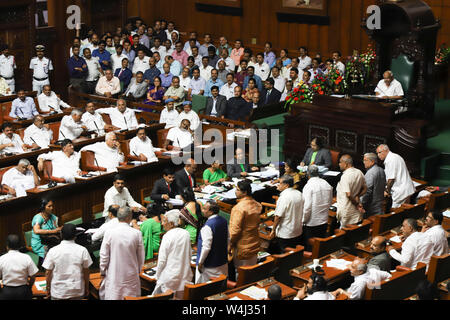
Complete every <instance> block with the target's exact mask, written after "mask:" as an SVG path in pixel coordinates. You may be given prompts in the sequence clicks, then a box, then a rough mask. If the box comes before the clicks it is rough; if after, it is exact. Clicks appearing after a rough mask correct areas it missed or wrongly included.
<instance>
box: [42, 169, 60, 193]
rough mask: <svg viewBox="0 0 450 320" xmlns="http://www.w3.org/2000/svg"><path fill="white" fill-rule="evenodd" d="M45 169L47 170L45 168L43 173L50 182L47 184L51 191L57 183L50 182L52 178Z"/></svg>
mask: <svg viewBox="0 0 450 320" xmlns="http://www.w3.org/2000/svg"><path fill="white" fill-rule="evenodd" d="M47 169H48V168H45V173H46V174H47V176H48V179H49V180H50V181H49V183H48V188H49V189H51V188H54V187H56V186H57V185H58V183H57V182H56V181H53V180H52V176H51V175H50V173H49V172H48V170H47Z"/></svg>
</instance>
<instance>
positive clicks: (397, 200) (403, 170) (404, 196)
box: [377, 144, 416, 208]
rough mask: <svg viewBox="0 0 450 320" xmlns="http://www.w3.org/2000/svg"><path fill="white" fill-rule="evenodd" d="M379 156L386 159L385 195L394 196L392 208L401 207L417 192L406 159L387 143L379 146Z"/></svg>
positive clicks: (382, 159) (383, 159)
mask: <svg viewBox="0 0 450 320" xmlns="http://www.w3.org/2000/svg"><path fill="white" fill-rule="evenodd" d="M377 154H378V158H379V159H380V160H381V161H384V172H385V173H386V180H387V185H386V191H385V192H384V196H385V197H388V196H391V197H392V208H399V207H400V206H401V205H402V204H403V203H408V202H409V199H410V197H411V195H413V194H414V192H416V188H415V187H414V183H413V181H412V179H411V176H410V175H409V171H408V168H407V167H406V163H405V160H403V158H402V157H401V156H400V155H398V154H396V153H393V152H392V151H390V150H389V147H388V146H387V145H384V144H382V145H380V146H379V147H378V148H377Z"/></svg>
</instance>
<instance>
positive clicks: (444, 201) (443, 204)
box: [428, 188, 450, 212]
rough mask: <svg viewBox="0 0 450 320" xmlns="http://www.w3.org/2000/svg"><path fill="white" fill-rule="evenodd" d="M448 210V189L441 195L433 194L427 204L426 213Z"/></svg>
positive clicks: (449, 195)
mask: <svg viewBox="0 0 450 320" xmlns="http://www.w3.org/2000/svg"><path fill="white" fill-rule="evenodd" d="M447 208H450V188H449V189H448V190H446V191H445V192H442V193H433V194H432V195H431V197H430V201H429V202H428V212H430V211H434V210H439V211H444V210H446V209H447Z"/></svg>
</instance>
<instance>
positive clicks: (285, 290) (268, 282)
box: [205, 278, 297, 300]
mask: <svg viewBox="0 0 450 320" xmlns="http://www.w3.org/2000/svg"><path fill="white" fill-rule="evenodd" d="M274 284H277V285H279V286H280V288H281V299H282V300H292V299H293V298H294V297H295V296H296V295H297V291H296V290H294V289H293V288H291V287H288V286H286V285H284V284H282V283H281V282H278V281H276V280H275V279H273V278H268V279H264V280H261V281H258V282H254V283H251V284H248V285H245V286H242V287H239V288H236V289H232V290H228V291H225V292H223V293H221V294H217V295H214V296H210V297H207V298H205V300H230V299H232V298H239V299H240V300H255V299H253V298H251V297H249V296H247V295H244V294H242V293H241V292H242V291H243V290H245V289H247V288H250V287H252V286H255V287H257V288H258V289H264V290H266V291H267V290H268V289H269V288H270V286H272V285H274Z"/></svg>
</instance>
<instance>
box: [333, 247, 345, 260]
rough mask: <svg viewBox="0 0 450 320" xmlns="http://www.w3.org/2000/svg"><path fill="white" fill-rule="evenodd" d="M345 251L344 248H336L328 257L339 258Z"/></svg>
mask: <svg viewBox="0 0 450 320" xmlns="http://www.w3.org/2000/svg"><path fill="white" fill-rule="evenodd" d="M345 254H346V253H345V251H344V250H342V249H341V250H338V251H335V252H333V253H332V254H330V257H331V258H333V259H339V258H340V257H342V256H344V255H345Z"/></svg>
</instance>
